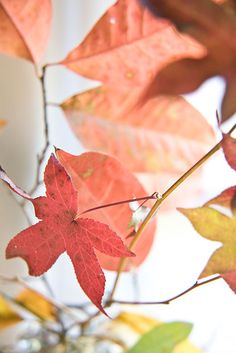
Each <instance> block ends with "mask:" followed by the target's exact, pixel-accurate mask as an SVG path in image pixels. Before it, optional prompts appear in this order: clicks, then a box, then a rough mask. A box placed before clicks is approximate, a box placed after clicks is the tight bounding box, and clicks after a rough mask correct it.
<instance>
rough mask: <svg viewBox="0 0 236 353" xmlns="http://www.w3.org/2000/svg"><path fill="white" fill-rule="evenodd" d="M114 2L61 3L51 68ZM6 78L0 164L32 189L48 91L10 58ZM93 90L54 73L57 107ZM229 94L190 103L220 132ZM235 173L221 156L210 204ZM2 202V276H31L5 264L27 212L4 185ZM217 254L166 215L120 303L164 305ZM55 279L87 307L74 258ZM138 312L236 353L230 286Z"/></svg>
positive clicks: (57, 118) (3, 66) (60, 265)
mask: <svg viewBox="0 0 236 353" xmlns="http://www.w3.org/2000/svg"><path fill="white" fill-rule="evenodd" d="M111 3H112V2H111V1H108V0H106V1H105V0H103V1H97V0H86V1H82V0H69V1H68V0H67V1H66V0H54V1H53V11H54V18H53V29H52V33H51V37H50V43H49V49H48V51H47V53H46V56H45V62H50V61H53V62H55V61H57V60H60V59H62V58H63V57H65V56H66V54H67V53H68V51H69V50H70V49H72V48H73V47H75V46H76V45H77V44H78V43H79V42H80V41H81V40H82V39H83V37H84V36H85V34H86V33H87V32H88V31H89V29H90V28H91V27H92V25H93V23H94V22H95V20H96V18H98V16H99V15H100V14H101V13H103V11H104V10H105V8H107V7H108V6H109V4H111ZM0 76H1V82H0V84H1V91H0V94H1V100H0V118H3V119H5V120H7V122H8V124H7V126H6V127H5V128H4V129H3V130H1V131H0V164H1V165H2V166H3V167H4V169H5V170H7V172H8V174H9V175H10V176H11V178H12V179H13V180H14V181H15V182H16V184H18V185H20V186H21V187H23V188H24V189H26V190H29V189H30V186H31V185H32V183H33V180H34V170H35V167H36V154H37V153H38V152H39V151H40V150H41V148H42V146H43V139H42V132H43V123H42V107H41V105H42V102H41V92H40V85H39V82H38V80H37V79H36V78H35V75H34V69H33V67H32V65H31V64H29V63H28V62H26V61H24V60H19V59H13V58H9V57H6V56H4V55H1V56H0ZM90 85H91V83H90V82H89V81H87V80H85V79H82V78H80V77H79V76H77V75H75V74H73V73H71V72H69V71H68V70H66V69H64V68H62V67H53V68H50V69H49V70H48V75H47V95H48V100H49V101H52V102H61V101H62V100H64V99H65V98H66V97H68V96H70V95H72V94H74V93H76V92H78V91H81V90H83V89H85V88H87V87H89V86H90ZM223 88H224V85H223V82H222V81H221V80H219V79H212V80H210V81H208V82H207V83H206V84H204V85H203V86H202V87H201V89H200V90H199V91H198V92H197V93H195V94H192V95H189V96H188V100H189V101H190V102H192V104H193V105H194V106H195V107H196V108H197V109H199V110H200V111H201V112H202V114H203V115H204V116H205V117H206V118H207V119H208V120H209V121H210V122H211V123H212V124H213V125H214V126H215V125H216V121H215V110H216V109H217V108H218V107H219V103H220V100H221V96H222V92H223ZM48 112H49V126H50V131H49V132H50V141H51V143H52V144H53V145H56V146H58V147H60V148H63V149H66V150H68V151H70V152H71V153H75V154H76V153H77V154H79V153H80V152H81V151H82V147H81V146H80V143H79V141H78V140H77V139H76V138H75V137H74V135H73V133H72V132H71V131H70V129H69V127H68V125H67V123H66V121H65V119H64V117H63V114H62V113H61V111H60V110H59V109H57V108H52V107H51V108H49V110H48ZM228 171H229V168H228V167H227V166H226V164H225V162H224V161H223V157H222V155H221V153H218V154H217V156H215V157H213V158H212V160H211V161H210V162H209V163H207V165H206V167H205V172H204V179H203V184H204V188H205V193H204V196H203V199H205V200H206V199H209V198H210V197H211V196H213V195H215V194H217V193H218V192H220V191H222V190H223V189H224V188H226V187H227V185H233V184H235V181H236V178H235V174H233V173H230V172H228ZM0 195H1V196H0V224H1V232H0V273H2V274H8V275H25V274H26V273H27V267H26V265H25V264H24V263H23V261H22V260H18V259H17V260H8V261H6V260H4V251H5V248H6V245H7V243H8V241H9V240H10V238H11V237H12V236H13V235H15V234H16V233H17V232H19V231H20V230H22V229H23V228H24V227H26V225H27V224H26V222H25V219H24V216H23V214H22V212H21V210H20V209H19V207H18V206H17V205H16V203H15V202H14V201H13V199H12V197H11V196H10V195H9V192H8V191H7V190H6V188H5V187H3V186H2V185H1V184H0ZM194 202H195V204H194V205H197V204H199V205H201V202H202V200H199V203H198V200H195V201H194ZM176 206H180V205H179V204H178V205H176ZM214 248H215V246H214V245H212V243H209V242H207V241H206V240H204V239H202V238H200V237H199V236H197V234H196V233H195V232H194V230H193V229H192V227H191V226H190V224H189V223H188V222H187V221H186V220H185V219H184V218H183V217H182V216H181V215H179V214H178V213H177V212H174V211H172V212H170V213H165V214H161V215H160V216H159V223H158V234H157V238H156V241H155V245H154V247H153V249H152V251H151V254H150V256H149V257H148V259H147V261H146V262H145V263H144V264H143V265H142V266H141V267H140V269H139V270H138V271H137V274H138V284H139V291H138V292H137V291H136V293H134V291H133V286H132V275H131V274H125V275H124V276H123V278H122V280H121V285H120V287H119V289H118V292H117V298H120V299H131V300H132V299H140V300H163V299H167V298H169V297H171V296H173V295H176V294H178V293H179V292H182V291H183V290H185V289H186V288H187V287H189V286H191V285H192V284H193V282H194V281H195V280H196V278H197V276H198V274H199V272H200V271H201V269H202V268H203V266H204V264H205V262H206V261H207V258H208V257H209V255H210V253H211V252H212V251H213V249H214ZM47 276H48V279H49V280H50V282H51V284H52V287H53V289H54V291H55V293H56V295H57V298H58V299H59V300H64V301H66V302H76V301H77V300H78V298H81V301H83V300H84V297H83V294H82V292H81V290H80V288H79V286H78V284H77V282H76V281H75V278H74V273H73V269H72V266H71V265H70V263H69V261H68V259H67V257H66V256H62V257H61V258H60V259H59V260H58V261H57V264H56V265H55V266H54V267H53V268H52V269H51V270H50V271H49V272H48V275H47ZM113 278H114V275H113V274H112V273H107V287H108V288H109V287H110V286H111V284H112V280H113ZM137 310H141V311H143V312H146V313H150V314H151V315H155V316H156V317H157V318H159V319H161V320H176V319H178V320H188V321H190V322H193V323H194V324H195V328H194V331H193V334H192V339H193V341H194V342H195V343H196V344H197V345H198V346H199V347H200V348H202V349H203V350H204V352H206V353H236V338H235V327H236V299H235V296H234V295H233V294H232V292H231V291H230V290H229V289H228V287H227V286H226V285H225V284H224V283H223V282H222V281H218V282H215V283H213V284H211V285H207V286H205V287H201V288H199V289H198V290H196V291H194V292H192V293H190V294H188V295H186V296H185V297H183V298H181V299H179V300H177V301H176V302H173V303H172V304H171V305H169V306H161V307H160V306H158V307H142V308H141V307H139V308H137Z"/></svg>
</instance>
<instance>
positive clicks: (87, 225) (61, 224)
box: [0, 155, 133, 313]
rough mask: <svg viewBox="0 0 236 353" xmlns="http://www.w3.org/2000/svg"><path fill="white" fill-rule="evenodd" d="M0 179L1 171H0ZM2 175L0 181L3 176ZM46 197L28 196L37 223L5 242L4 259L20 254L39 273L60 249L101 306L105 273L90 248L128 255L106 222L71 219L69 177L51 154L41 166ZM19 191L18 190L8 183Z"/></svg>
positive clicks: (74, 196)
mask: <svg viewBox="0 0 236 353" xmlns="http://www.w3.org/2000/svg"><path fill="white" fill-rule="evenodd" d="M0 177H1V175H0ZM5 179H6V178H5V176H4V180H5ZM44 180H45V185H46V196H41V197H37V198H35V199H29V197H28V195H26V197H25V196H24V193H22V194H21V196H23V197H25V198H27V199H29V200H30V201H31V202H32V203H33V205H34V208H35V214H36V216H37V217H38V218H39V219H41V221H40V222H39V223H37V224H35V225H33V226H31V227H29V228H27V229H25V230H23V231H22V232H20V233H19V234H17V235H16V236H15V237H14V238H13V239H12V240H11V241H10V242H9V244H8V246H7V249H6V257H7V258H13V257H18V256H19V257H22V258H23V259H24V260H25V261H26V262H27V264H28V267H29V273H30V274H31V275H33V276H40V275H42V274H43V273H44V272H46V271H47V270H48V269H49V268H50V267H51V266H52V265H53V264H54V263H55V261H56V260H57V258H58V257H59V256H60V255H61V254H62V253H63V252H64V251H66V252H67V254H68V255H69V257H70V259H71V261H72V263H73V266H74V270H75V273H76V276H77V279H78V281H79V283H80V286H81V288H82V289H83V290H84V292H85V293H86V294H87V296H88V297H89V298H90V300H91V301H92V302H93V303H94V304H95V305H96V306H97V307H98V308H99V310H101V311H102V312H103V313H105V312H104V310H103V308H102V305H101V300H102V296H103V293H104V286H105V276H104V273H103V271H102V269H101V267H100V265H99V262H98V260H97V257H96V254H95V252H94V248H95V249H96V250H98V251H100V252H103V253H105V254H107V255H110V256H117V257H125V256H133V253H131V252H130V251H129V250H128V249H127V248H126V247H125V246H124V244H123V242H122V241H121V239H120V238H119V237H118V236H117V235H116V233H114V232H113V231H112V230H111V229H110V228H109V227H108V226H107V225H106V224H103V223H101V222H98V221H95V220H93V219H90V218H77V191H76V190H75V189H74V187H73V185H72V182H71V179H70V177H69V175H68V174H67V173H66V171H65V169H64V168H63V167H62V166H61V165H60V163H59V162H58V161H57V160H56V158H55V157H54V156H53V155H52V156H51V158H50V159H49V162H48V164H47V166H46V169H45V174H44ZM10 187H11V189H13V190H14V191H15V192H16V193H18V194H19V188H17V187H14V184H13V183H12V182H11V183H10Z"/></svg>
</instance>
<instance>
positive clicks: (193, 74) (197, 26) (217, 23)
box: [146, 0, 236, 120]
mask: <svg viewBox="0 0 236 353" xmlns="http://www.w3.org/2000/svg"><path fill="white" fill-rule="evenodd" d="M149 2H150V3H151V4H152V6H154V7H155V9H156V11H157V12H158V13H159V14H161V15H163V16H165V17H166V18H168V19H169V20H171V21H173V23H174V24H175V25H176V26H177V28H178V29H179V30H180V31H181V32H182V33H185V34H188V35H190V36H191V37H192V38H194V39H195V40H197V41H199V43H201V44H202V45H204V47H205V49H206V52H205V55H204V56H203V57H201V58H200V59H199V58H190V55H188V54H187V55H185V56H184V58H183V57H182V59H181V60H180V59H179V58H178V57H177V58H176V59H175V60H172V61H168V60H166V62H165V67H164V68H163V70H161V72H159V73H157V75H156V77H155V78H154V79H153V80H152V82H151V84H150V86H149V88H148V90H147V92H146V98H147V97H151V96H154V95H157V94H183V93H187V92H191V91H193V90H194V89H196V88H197V87H198V86H199V85H200V84H202V83H203V82H204V81H205V80H206V79H208V78H209V77H212V76H215V75H220V76H222V77H223V78H224V79H225V81H226V90H225V95H224V99H223V103H222V117H223V120H225V119H227V118H228V117H230V116H231V115H232V114H233V113H234V112H235V110H236V103H235V102H236V99H235V89H236V70H235V56H236V41H235V38H234V36H233V37H232V33H235V31H236V12H235V6H234V7H230V9H229V7H227V6H220V4H216V3H214V2H213V1H211V0H194V1H188V2H186V1H184V0H178V1H171V0H149ZM234 5H235V4H234ZM173 61H174V62H173Z"/></svg>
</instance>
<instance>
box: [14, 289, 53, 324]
mask: <svg viewBox="0 0 236 353" xmlns="http://www.w3.org/2000/svg"><path fill="white" fill-rule="evenodd" d="M15 301H16V303H18V304H20V305H22V306H24V308H25V309H27V310H28V311H30V312H31V313H33V314H34V315H36V316H37V317H40V318H41V319H43V320H55V318H56V308H55V307H54V306H53V305H52V303H51V302H50V301H48V300H47V299H46V298H45V297H44V296H42V295H41V294H40V293H39V292H36V291H35V290H33V289H25V290H23V291H22V292H20V293H19V294H18V295H17V296H16V297H15Z"/></svg>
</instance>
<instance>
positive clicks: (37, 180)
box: [29, 65, 50, 195]
mask: <svg viewBox="0 0 236 353" xmlns="http://www.w3.org/2000/svg"><path fill="white" fill-rule="evenodd" d="M46 69H47V66H46V65H45V66H43V68H42V74H41V76H40V77H39V80H40V84H41V90H42V103H43V121H44V140H45V143H44V147H43V149H42V151H41V153H40V154H39V155H38V156H37V169H36V175H35V182H34V185H33V186H32V188H31V190H30V192H29V194H30V195H33V194H34V192H35V191H36V190H37V188H38V186H39V185H40V183H41V180H40V174H41V167H42V163H43V162H44V159H45V157H46V153H47V150H48V147H49V145H50V142H49V127H48V115H47V94H46V85H45V79H46Z"/></svg>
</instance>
